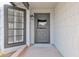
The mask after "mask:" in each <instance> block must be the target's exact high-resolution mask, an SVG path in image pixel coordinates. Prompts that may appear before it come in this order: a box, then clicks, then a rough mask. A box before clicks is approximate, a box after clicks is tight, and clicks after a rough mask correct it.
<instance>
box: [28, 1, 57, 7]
mask: <svg viewBox="0 0 79 59" xmlns="http://www.w3.org/2000/svg"><path fill="white" fill-rule="evenodd" d="M29 4H30V7H31V8H54V7H55V6H56V4H57V2H29Z"/></svg>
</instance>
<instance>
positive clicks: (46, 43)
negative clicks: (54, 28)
mask: <svg viewBox="0 0 79 59" xmlns="http://www.w3.org/2000/svg"><path fill="white" fill-rule="evenodd" d="M36 14H48V15H49V21H48V22H49V23H48V25H49V30H48V32H49V33H48V34H49V42H39V43H40V44H41V43H42V44H50V41H51V40H50V13H34V38H35V39H34V44H39V43H37V42H36V41H35V40H36V24H35V22H36Z"/></svg>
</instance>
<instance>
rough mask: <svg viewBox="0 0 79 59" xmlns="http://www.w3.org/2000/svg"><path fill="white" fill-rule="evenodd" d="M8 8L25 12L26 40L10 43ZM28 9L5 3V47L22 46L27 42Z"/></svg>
mask: <svg viewBox="0 0 79 59" xmlns="http://www.w3.org/2000/svg"><path fill="white" fill-rule="evenodd" d="M8 8H12V9H13V8H14V9H17V10H21V11H23V12H24V41H23V42H18V43H12V44H8ZM25 24H26V10H25V9H21V8H18V7H13V6H9V5H4V48H9V47H14V46H20V45H24V44H26V25H25Z"/></svg>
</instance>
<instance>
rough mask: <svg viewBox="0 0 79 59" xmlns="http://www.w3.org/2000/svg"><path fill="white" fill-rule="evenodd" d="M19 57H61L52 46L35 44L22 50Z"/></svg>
mask: <svg viewBox="0 0 79 59" xmlns="http://www.w3.org/2000/svg"><path fill="white" fill-rule="evenodd" d="M20 57H62V55H61V54H60V53H59V51H58V50H57V49H56V48H55V47H54V46H52V45H49V44H35V45H33V46H31V47H30V48H28V49H26V50H24V51H23V53H21V55H20Z"/></svg>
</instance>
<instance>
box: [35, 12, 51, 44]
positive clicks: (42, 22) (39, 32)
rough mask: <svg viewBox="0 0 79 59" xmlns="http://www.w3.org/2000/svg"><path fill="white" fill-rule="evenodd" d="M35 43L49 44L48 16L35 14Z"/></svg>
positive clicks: (46, 14)
mask: <svg viewBox="0 0 79 59" xmlns="http://www.w3.org/2000/svg"><path fill="white" fill-rule="evenodd" d="M34 16H35V43H50V14H49V13H35V14H34Z"/></svg>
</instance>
